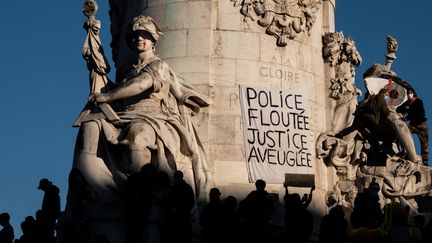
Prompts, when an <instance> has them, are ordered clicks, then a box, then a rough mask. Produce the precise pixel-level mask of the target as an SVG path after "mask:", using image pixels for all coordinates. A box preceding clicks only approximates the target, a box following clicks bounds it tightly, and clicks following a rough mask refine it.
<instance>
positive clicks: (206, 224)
mask: <svg viewBox="0 0 432 243" xmlns="http://www.w3.org/2000/svg"><path fill="white" fill-rule="evenodd" d="M220 196H221V192H220V191H219V189H218V188H212V189H210V193H209V198H210V202H209V203H208V204H207V205H206V206H204V208H203V210H202V213H201V217H200V225H201V226H202V227H203V242H205V243H217V242H223V237H224V236H223V235H222V234H221V232H222V228H223V222H224V221H223V216H224V206H223V204H222V200H221V198H220Z"/></svg>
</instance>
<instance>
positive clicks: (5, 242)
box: [0, 213, 15, 243]
mask: <svg viewBox="0 0 432 243" xmlns="http://www.w3.org/2000/svg"><path fill="white" fill-rule="evenodd" d="M9 220H10V216H9V214H8V213H2V214H0V225H1V226H2V227H3V228H2V229H1V230H0V242H1V243H12V241H13V240H14V238H15V235H14V230H13V227H12V225H11V224H10V223H9Z"/></svg>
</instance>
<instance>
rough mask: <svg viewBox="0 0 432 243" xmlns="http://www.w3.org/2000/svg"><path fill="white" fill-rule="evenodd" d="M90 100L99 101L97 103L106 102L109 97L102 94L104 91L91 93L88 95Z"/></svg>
mask: <svg viewBox="0 0 432 243" xmlns="http://www.w3.org/2000/svg"><path fill="white" fill-rule="evenodd" d="M88 101H89V102H97V103H104V102H107V101H108V97H107V95H106V94H102V93H97V92H94V93H91V94H90V95H89V97H88Z"/></svg>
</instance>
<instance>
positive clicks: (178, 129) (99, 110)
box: [73, 16, 210, 205]
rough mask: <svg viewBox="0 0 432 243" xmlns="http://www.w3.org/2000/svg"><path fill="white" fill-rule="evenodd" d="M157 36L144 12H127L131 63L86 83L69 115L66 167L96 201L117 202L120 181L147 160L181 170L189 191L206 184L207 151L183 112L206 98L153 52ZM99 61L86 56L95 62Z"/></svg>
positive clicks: (168, 169)
mask: <svg viewBox="0 0 432 243" xmlns="http://www.w3.org/2000/svg"><path fill="white" fill-rule="evenodd" d="M161 35H163V33H162V32H161V31H160V29H159V27H158V26H157V25H156V23H155V22H154V20H153V19H152V18H150V17H147V16H137V17H135V18H134V19H133V21H132V22H131V23H130V25H129V27H128V33H127V36H126V39H127V41H128V46H129V47H130V48H131V49H132V50H133V51H134V52H135V53H136V56H137V61H136V63H135V64H134V65H133V66H131V67H130V70H129V72H128V73H127V75H126V76H125V78H124V79H123V80H122V81H121V82H119V83H117V84H114V83H110V85H109V86H104V87H102V88H101V89H100V90H93V89H92V93H91V94H90V96H89V98H88V99H89V103H88V104H87V106H86V108H85V110H84V111H83V113H82V114H81V115H80V117H79V118H78V120H77V121H76V122H75V125H77V126H80V131H79V134H78V138H77V143H76V147H75V155H74V163H73V168H74V169H78V170H79V171H80V172H81V174H82V176H83V178H84V180H85V181H86V182H87V183H88V185H89V187H90V188H91V189H92V190H93V192H94V195H95V197H96V198H97V200H98V201H100V202H102V203H107V204H111V205H112V204H113V202H118V201H121V197H120V196H119V190H120V188H121V186H122V185H123V183H124V181H125V180H126V179H127V178H128V177H129V176H130V175H131V174H134V173H137V172H139V170H140V169H141V167H142V166H143V165H145V164H148V163H152V164H154V165H155V166H156V167H157V168H158V169H160V170H163V171H165V172H167V173H168V174H170V175H172V174H173V172H174V171H176V170H182V171H183V173H184V174H185V179H186V180H188V182H189V183H190V184H192V185H194V189H195V193H196V195H197V196H205V194H206V190H207V186H208V185H209V183H210V172H209V169H208V164H207V156H206V154H205V152H204V148H203V146H202V145H201V143H200V141H199V138H198V137H197V134H196V132H195V129H194V127H193V125H192V122H191V115H194V114H196V113H198V112H199V110H200V108H202V107H206V106H208V105H209V99H208V97H206V96H204V95H201V94H199V93H198V92H196V91H195V90H193V89H192V88H191V87H189V86H188V85H186V84H184V83H182V82H181V81H180V79H179V77H178V76H177V75H176V74H175V73H174V72H173V70H171V68H170V67H169V66H168V64H167V63H166V62H164V61H163V60H161V59H160V58H159V57H157V56H156V55H155V47H154V44H155V42H156V41H157V40H158V39H159V37H160V36H161ZM98 44H100V42H99V43H98ZM99 47H100V46H99ZM93 50H99V49H98V48H96V49H93ZM99 54H100V53H99ZM93 56H94V55H93ZM100 60H101V59H97V58H91V61H89V62H88V63H89V65H93V64H95V65H94V66H91V68H92V69H95V68H97V66H98V65H97V64H98V61H100ZM102 60H103V59H102ZM105 78H106V76H105ZM95 104H96V105H95ZM102 104H105V105H106V106H105V109H104V108H103V107H102V106H101V105H102ZM111 107H112V109H111ZM110 113H111V114H110ZM110 115H112V116H114V117H116V119H114V120H113V119H109V116H110Z"/></svg>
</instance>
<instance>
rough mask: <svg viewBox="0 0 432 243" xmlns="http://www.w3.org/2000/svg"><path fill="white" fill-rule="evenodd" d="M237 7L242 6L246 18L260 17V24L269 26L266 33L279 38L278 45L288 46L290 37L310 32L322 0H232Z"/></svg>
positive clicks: (242, 12)
mask: <svg viewBox="0 0 432 243" xmlns="http://www.w3.org/2000/svg"><path fill="white" fill-rule="evenodd" d="M231 2H234V6H235V7H239V6H240V7H241V8H240V12H241V14H243V15H244V20H246V19H248V18H250V19H251V20H252V21H256V20H257V19H258V21H257V22H258V24H259V25H261V26H263V27H267V29H266V33H267V34H269V35H273V36H275V37H276V38H277V42H276V43H277V45H278V46H286V45H287V44H288V39H294V38H295V37H296V36H297V35H299V34H300V33H303V32H308V34H310V30H311V28H312V26H313V24H314V23H315V21H316V16H315V15H316V12H317V11H318V10H319V5H320V4H321V3H322V0H231Z"/></svg>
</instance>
